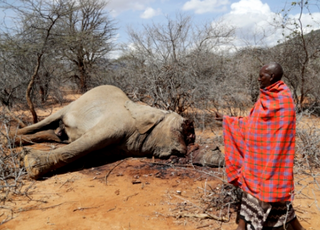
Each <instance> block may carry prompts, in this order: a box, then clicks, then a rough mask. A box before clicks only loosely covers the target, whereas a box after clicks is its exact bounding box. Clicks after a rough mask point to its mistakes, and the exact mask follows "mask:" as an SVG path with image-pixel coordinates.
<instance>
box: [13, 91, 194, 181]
mask: <svg viewBox="0 0 320 230" xmlns="http://www.w3.org/2000/svg"><path fill="white" fill-rule="evenodd" d="M53 130H55V131H53ZM17 141H20V142H21V143H24V144H27V143H28V142H31V143H32V142H43V141H67V142H68V143H69V144H68V145H65V146H63V147H61V148H57V149H55V150H51V151H38V150H31V152H30V153H29V154H27V155H26V156H25V157H24V164H25V167H26V169H27V172H28V174H29V176H30V177H32V178H35V179H37V178H39V177H41V176H42V175H44V174H45V173H47V172H49V171H52V170H54V169H57V168H60V167H62V166H64V165H66V164H68V163H70V162H72V161H74V160H76V159H78V158H80V157H82V156H84V155H87V154H89V153H90V152H92V151H95V150H99V149H102V148H105V147H107V146H110V145H115V146H116V147H117V148H118V149H120V150H121V151H122V152H124V153H125V156H155V157H160V158H162V157H169V156H170V155H172V154H174V155H185V154H186V153H187V146H188V145H189V144H192V143H194V141H195V132H194V128H193V123H192V122H190V121H188V120H187V119H185V118H183V117H181V116H180V115H178V114H177V113H174V112H168V111H164V110H160V109H156V108H152V107H150V106H146V105H141V104H137V103H134V102H132V101H130V100H129V98H128V97H127V96H126V94H125V93H124V92H123V91H122V90H120V89H119V88H117V87H115V86H111V85H104V86H99V87H96V88H94V89H92V90H90V91H88V92H87V93H85V94H84V95H82V96H81V97H80V98H79V99H77V100H76V101H74V102H72V103H70V104H69V105H67V106H66V107H64V108H62V109H61V110H60V111H58V112H56V113H54V114H52V115H50V116H49V117H47V118H46V119H44V120H42V121H40V122H39V123H36V124H33V125H30V126H28V127H25V128H22V129H20V130H18V138H17Z"/></svg>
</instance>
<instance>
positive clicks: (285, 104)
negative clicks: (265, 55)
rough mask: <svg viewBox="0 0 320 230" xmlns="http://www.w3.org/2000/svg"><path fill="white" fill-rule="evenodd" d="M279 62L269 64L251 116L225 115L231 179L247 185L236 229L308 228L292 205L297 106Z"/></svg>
mask: <svg viewBox="0 0 320 230" xmlns="http://www.w3.org/2000/svg"><path fill="white" fill-rule="evenodd" d="M282 75H283V70H282V67H281V65H280V64H278V63H270V64H267V65H264V66H263V67H262V68H261V70H260V74H259V78H258V81H259V83H260V97H259V99H258V101H257V102H256V103H255V105H254V107H253V108H252V109H251V111H250V114H249V116H247V117H229V116H223V115H222V114H220V113H216V120H221V121H222V120H223V133H224V143H225V161H226V173H227V177H228V182H229V183H231V184H233V185H235V186H238V187H240V188H241V189H242V190H243V196H242V200H241V209H240V220H239V225H238V228H237V230H245V229H248V230H251V229H254V230H262V229H263V228H264V227H265V228H268V227H270V228H272V227H280V226H284V225H285V224H287V223H290V224H291V226H292V228H293V229H294V230H303V229H304V228H303V227H302V226H301V224H300V223H299V221H298V219H297V217H296V215H295V212H294V210H293V207H292V203H291V201H292V198H293V193H294V182H293V160H294V153H295V130H296V114H295V106H294V102H293V99H292V96H291V93H290V90H289V88H288V87H287V86H286V84H285V83H284V82H283V81H281V78H282Z"/></svg>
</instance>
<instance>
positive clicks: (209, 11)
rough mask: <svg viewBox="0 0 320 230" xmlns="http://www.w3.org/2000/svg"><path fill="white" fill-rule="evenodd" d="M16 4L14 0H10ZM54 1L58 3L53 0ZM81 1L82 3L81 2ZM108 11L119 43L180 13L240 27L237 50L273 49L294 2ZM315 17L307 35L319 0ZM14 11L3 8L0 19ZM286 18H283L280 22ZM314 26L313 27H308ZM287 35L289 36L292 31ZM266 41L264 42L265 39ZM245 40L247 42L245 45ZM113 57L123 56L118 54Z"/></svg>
mask: <svg viewBox="0 0 320 230" xmlns="http://www.w3.org/2000/svg"><path fill="white" fill-rule="evenodd" d="M7 1H8V2H12V3H14V2H15V1H13V0H7ZM53 1H54V0H53ZM78 1H81V0H78ZM105 1H108V4H107V9H106V10H107V11H108V12H109V13H110V15H111V17H112V18H113V19H114V20H115V22H116V23H117V24H116V26H117V27H118V31H117V37H116V43H117V44H120V43H125V44H129V42H130V41H129V39H128V38H129V37H128V34H127V28H133V29H135V30H137V31H140V30H141V29H142V26H143V25H147V24H151V23H156V24H158V23H165V22H166V17H171V18H174V16H175V15H176V14H177V13H183V14H185V15H188V16H191V17H192V19H193V23H194V24H195V25H197V24H198V25H200V24H201V23H204V22H210V23H213V24H214V23H215V22H216V21H219V20H220V21H221V20H222V21H223V22H225V23H226V24H227V25H229V26H233V27H235V28H236V33H235V35H234V44H235V45H236V46H237V47H242V46H247V45H252V46H262V45H263V46H273V45H276V44H277V41H279V40H280V39H281V38H283V36H282V33H283V30H282V29H281V28H279V27H278V28H277V29H275V28H274V27H273V26H271V25H272V23H273V19H274V18H278V19H279V16H278V15H277V13H279V12H281V10H282V9H284V8H286V9H289V8H290V6H291V2H292V1H293V0H269V1H266V0H105ZM308 2H309V5H310V9H311V11H312V15H310V14H308V12H307V11H305V12H304V13H303V15H302V20H303V25H304V29H305V32H309V31H310V30H311V29H314V30H316V29H320V8H319V7H318V6H316V5H312V3H313V2H319V6H320V1H319V0H309V1H308ZM5 14H6V15H7V16H8V15H10V11H8V10H7V11H6V12H4V11H3V9H0V19H1V18H4V15H5ZM288 15H289V18H297V17H298V16H299V8H298V7H295V8H293V10H291V11H289V12H288ZM281 19H282V18H281V17H280V20H281ZM307 25H311V27H307ZM286 33H289V32H288V31H287V32H286ZM262 38H263V39H262ZM244 41H245V42H244ZM113 55H116V56H117V55H119V52H115V53H114V54H113Z"/></svg>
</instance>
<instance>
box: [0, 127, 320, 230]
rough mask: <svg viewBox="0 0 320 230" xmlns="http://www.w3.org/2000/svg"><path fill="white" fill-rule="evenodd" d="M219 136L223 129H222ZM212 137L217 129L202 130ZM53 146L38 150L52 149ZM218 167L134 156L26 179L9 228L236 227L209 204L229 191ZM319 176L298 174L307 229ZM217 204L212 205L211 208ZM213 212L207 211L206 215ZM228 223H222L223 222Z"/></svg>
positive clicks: (231, 217)
mask: <svg viewBox="0 0 320 230" xmlns="http://www.w3.org/2000/svg"><path fill="white" fill-rule="evenodd" d="M218 132H219V131H218ZM197 136H198V141H199V138H200V139H201V138H202V139H204V138H212V137H213V136H214V134H213V133H212V132H211V131H210V132H209V131H208V132H205V133H203V132H200V131H197ZM51 147H52V145H51V144H41V145H37V146H36V148H39V149H46V148H51ZM222 170H223V169H219V168H214V169H212V168H202V167H198V166H190V165H189V166H186V165H184V166H179V165H176V166H173V165H171V164H168V163H167V162H165V161H161V160H158V159H146V158H129V159H125V160H116V161H113V162H109V163H107V164H104V163H101V162H100V163H99V162H98V163H97V162H95V163H92V162H86V161H84V162H83V161H82V162H76V163H75V164H74V166H72V167H71V170H70V169H68V170H66V169H64V170H60V171H57V172H54V173H53V174H52V175H50V176H48V177H47V178H44V179H43V180H38V181H33V180H30V179H28V178H27V177H26V179H25V185H24V187H23V189H22V191H25V194H26V195H25V196H14V195H12V196H11V197H10V199H9V200H8V201H6V203H5V204H0V223H1V222H2V221H6V220H8V221H7V222H6V223H4V224H3V225H0V229H3V230H15V229H16V230H46V229H48V230H58V229H59V230H60V229H61V230H71V229H72V230H74V229H76V230H91V229H92V230H96V229H103V230H113V229H114V230H118V229H119V230H151V229H152V230H165V229H169V230H170V229H172V230H175V229H177V230H178V229H179V230H180V229H185V230H189V229H190V230H191V229H203V230H206V229H224V230H231V229H236V224H235V219H236V213H235V212H234V209H233V208H232V207H231V208H230V213H228V209H226V208H224V209H223V210H221V211H219V210H218V211H216V210H215V209H210V208H209V209H206V205H208V204H206V203H205V201H208V200H211V202H214V196H212V197H208V196H209V195H212V194H219V193H220V191H221V189H223V188H224V186H227V185H223V183H222V181H221V175H222ZM318 176H320V174H319V173H314V178H315V179H316V180H313V179H312V177H310V176H308V175H303V174H296V175H295V180H296V182H297V186H296V192H297V195H296V196H295V200H294V207H295V210H296V213H297V215H298V217H299V219H300V221H301V223H302V225H303V226H304V227H305V228H306V229H310V230H311V229H313V230H315V229H320V204H318V201H320V186H319V184H317V181H319V177H318ZM211 204H212V203H211ZM205 209H206V210H207V211H206V213H204V210H205ZM222 217H223V221H218V220H215V218H222Z"/></svg>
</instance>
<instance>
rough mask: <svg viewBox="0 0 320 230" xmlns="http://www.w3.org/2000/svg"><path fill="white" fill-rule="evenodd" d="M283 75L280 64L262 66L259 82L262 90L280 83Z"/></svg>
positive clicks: (273, 63)
mask: <svg viewBox="0 0 320 230" xmlns="http://www.w3.org/2000/svg"><path fill="white" fill-rule="evenodd" d="M282 75H283V70H282V67H281V65H280V64H278V63H276V62H272V63H269V64H267V65H264V66H262V68H261V69H260V73H259V78H258V81H259V83H260V88H261V89H264V88H266V87H268V86H269V85H272V84H273V83H275V82H277V81H280V80H281V78H282Z"/></svg>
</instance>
